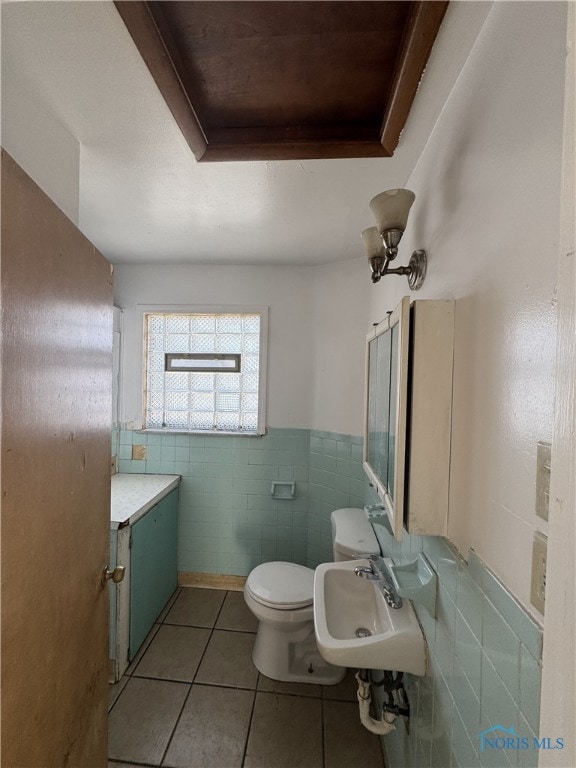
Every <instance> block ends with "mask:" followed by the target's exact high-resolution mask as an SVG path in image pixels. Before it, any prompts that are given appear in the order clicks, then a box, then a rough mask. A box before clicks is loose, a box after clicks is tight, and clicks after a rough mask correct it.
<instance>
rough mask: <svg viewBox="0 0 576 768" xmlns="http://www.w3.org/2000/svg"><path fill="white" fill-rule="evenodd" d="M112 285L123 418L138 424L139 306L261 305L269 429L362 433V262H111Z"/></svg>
mask: <svg viewBox="0 0 576 768" xmlns="http://www.w3.org/2000/svg"><path fill="white" fill-rule="evenodd" d="M360 248H361V243H360V242H359V250H360ZM114 283H115V299H114V300H115V304H116V305H117V306H119V307H121V308H122V309H123V310H124V341H123V347H124V355H125V357H124V366H123V367H124V374H123V375H124V385H123V398H122V400H123V403H124V405H123V413H122V414H121V421H123V422H130V421H135V422H136V423H137V424H138V423H139V421H140V408H141V401H142V394H141V393H142V389H141V378H140V377H141V366H142V346H141V337H142V327H141V309H139V307H138V305H143V304H155V305H163V304H165V305H194V304H196V305H203V306H204V305H212V306H229V305H237V306H259V305H265V306H268V307H269V308H270V316H269V343H268V419H267V424H268V426H272V427H296V428H304V429H309V428H314V429H324V430H329V431H333V432H343V433H345V434H354V435H360V434H362V411H363V402H364V394H363V393H364V389H363V379H364V343H363V342H364V338H365V336H366V333H367V330H368V306H367V301H366V299H367V295H368V294H367V291H368V290H369V287H370V285H371V283H370V272H369V269H368V266H367V264H366V263H365V260H364V259H363V258H360V259H354V260H351V261H349V262H346V263H342V264H333V265H328V266H322V267H302V266H300V267H254V266H240V267H226V266H198V265H196V266H165V267H151V266H147V265H142V266H126V265H125V266H117V267H116V268H115V276H114Z"/></svg>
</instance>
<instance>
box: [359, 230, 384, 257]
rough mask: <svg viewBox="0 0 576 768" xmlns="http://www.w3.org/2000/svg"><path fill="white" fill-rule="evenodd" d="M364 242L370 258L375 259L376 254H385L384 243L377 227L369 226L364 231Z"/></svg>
mask: <svg viewBox="0 0 576 768" xmlns="http://www.w3.org/2000/svg"><path fill="white" fill-rule="evenodd" d="M362 242H363V243H364V250H365V251H366V256H367V257H368V259H373V258H374V256H384V255H385V252H384V243H383V242H382V238H381V237H380V233H379V232H378V229H377V228H376V227H368V229H364V230H363V231H362Z"/></svg>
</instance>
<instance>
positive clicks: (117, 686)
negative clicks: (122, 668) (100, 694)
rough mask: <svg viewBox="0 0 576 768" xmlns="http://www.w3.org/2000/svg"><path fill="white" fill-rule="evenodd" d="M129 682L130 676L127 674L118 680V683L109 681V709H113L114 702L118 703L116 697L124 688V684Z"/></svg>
mask: <svg viewBox="0 0 576 768" xmlns="http://www.w3.org/2000/svg"><path fill="white" fill-rule="evenodd" d="M127 682H128V678H127V677H126V676H124V677H122V678H121V679H120V680H118V682H117V683H109V685H108V711H110V710H111V709H112V707H113V706H114V704H115V703H116V699H117V698H118V696H120V694H121V693H122V691H123V690H124V686H125V685H126V683H127Z"/></svg>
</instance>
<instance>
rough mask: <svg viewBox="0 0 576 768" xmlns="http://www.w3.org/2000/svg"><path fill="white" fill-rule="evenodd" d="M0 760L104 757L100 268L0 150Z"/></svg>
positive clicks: (106, 362)
mask: <svg viewBox="0 0 576 768" xmlns="http://www.w3.org/2000/svg"><path fill="white" fill-rule="evenodd" d="M1 283H2V336H3V338H2V432H1V452H2V453H1V472H2V518H1V563H2V565H1V576H2V587H1V598H2V599H1V641H2V643H1V680H0V682H1V691H2V710H1V726H2V747H1V763H2V766H5V768H28V766H37V767H38V768H40V767H41V768H49V767H51V766H54V767H55V766H58V768H64V767H65V766H70V767H71V768H72V767H73V768H89V767H90V766H105V765H106V759H107V755H106V753H107V706H106V704H107V664H108V594H107V589H106V588H104V587H102V585H101V583H100V579H101V574H102V570H103V567H104V566H105V565H106V563H107V557H108V532H109V519H110V518H109V515H110V513H109V510H110V425H111V409H112V400H111V389H112V276H111V267H110V265H109V264H108V262H107V261H106V260H105V259H104V257H103V256H102V255H101V254H99V253H98V251H96V249H95V248H94V246H92V245H91V244H90V242H89V241H88V240H87V239H86V238H85V237H84V236H83V235H82V234H81V233H80V232H79V230H78V229H77V228H76V227H75V226H74V225H73V224H72V222H70V220H69V219H67V218H66V216H65V215H64V214H63V213H62V212H61V211H60V209H59V208H57V206H56V205H55V204H54V203H53V202H52V201H51V200H50V199H49V198H48V197H47V196H46V195H45V194H44V193H43V192H42V191H41V190H40V189H39V187H37V186H36V185H35V184H34V183H33V182H32V180H31V179H30V178H29V177H28V176H27V175H26V174H25V173H24V171H23V170H22V169H21V168H20V167H19V166H18V165H17V164H16V163H15V162H14V161H13V160H12V158H10V156H9V155H7V154H6V153H3V154H2V266H1Z"/></svg>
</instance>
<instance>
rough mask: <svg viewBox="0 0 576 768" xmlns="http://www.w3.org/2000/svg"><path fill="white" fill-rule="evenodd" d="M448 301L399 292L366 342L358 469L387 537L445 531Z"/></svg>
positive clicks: (450, 358) (449, 402)
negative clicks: (383, 518) (381, 513)
mask: <svg viewBox="0 0 576 768" xmlns="http://www.w3.org/2000/svg"><path fill="white" fill-rule="evenodd" d="M453 356H454V302H453V301H436V300H417V301H414V302H412V303H411V302H410V299H409V297H404V298H403V299H402V301H401V302H400V304H399V305H398V306H397V307H396V308H395V309H394V311H393V312H390V313H389V314H388V315H387V317H386V318H385V319H384V320H383V321H382V322H381V323H378V324H377V325H376V326H374V328H373V329H372V330H371V331H370V333H369V334H368V336H367V339H366V397H365V427H364V470H365V472H366V474H367V476H368V479H369V481H370V483H371V485H372V486H373V487H374V489H375V491H376V493H377V494H378V497H379V498H380V500H381V502H382V505H383V508H384V510H385V512H386V514H387V516H388V519H389V522H390V526H391V528H392V532H393V534H394V537H395V538H396V539H397V540H398V541H400V540H401V538H402V532H403V529H404V528H405V529H406V530H407V531H408V532H409V533H417V534H425V535H435V536H445V535H446V534H447V522H448V490H449V488H448V484H449V473H450V436H451V426H452V374H453Z"/></svg>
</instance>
